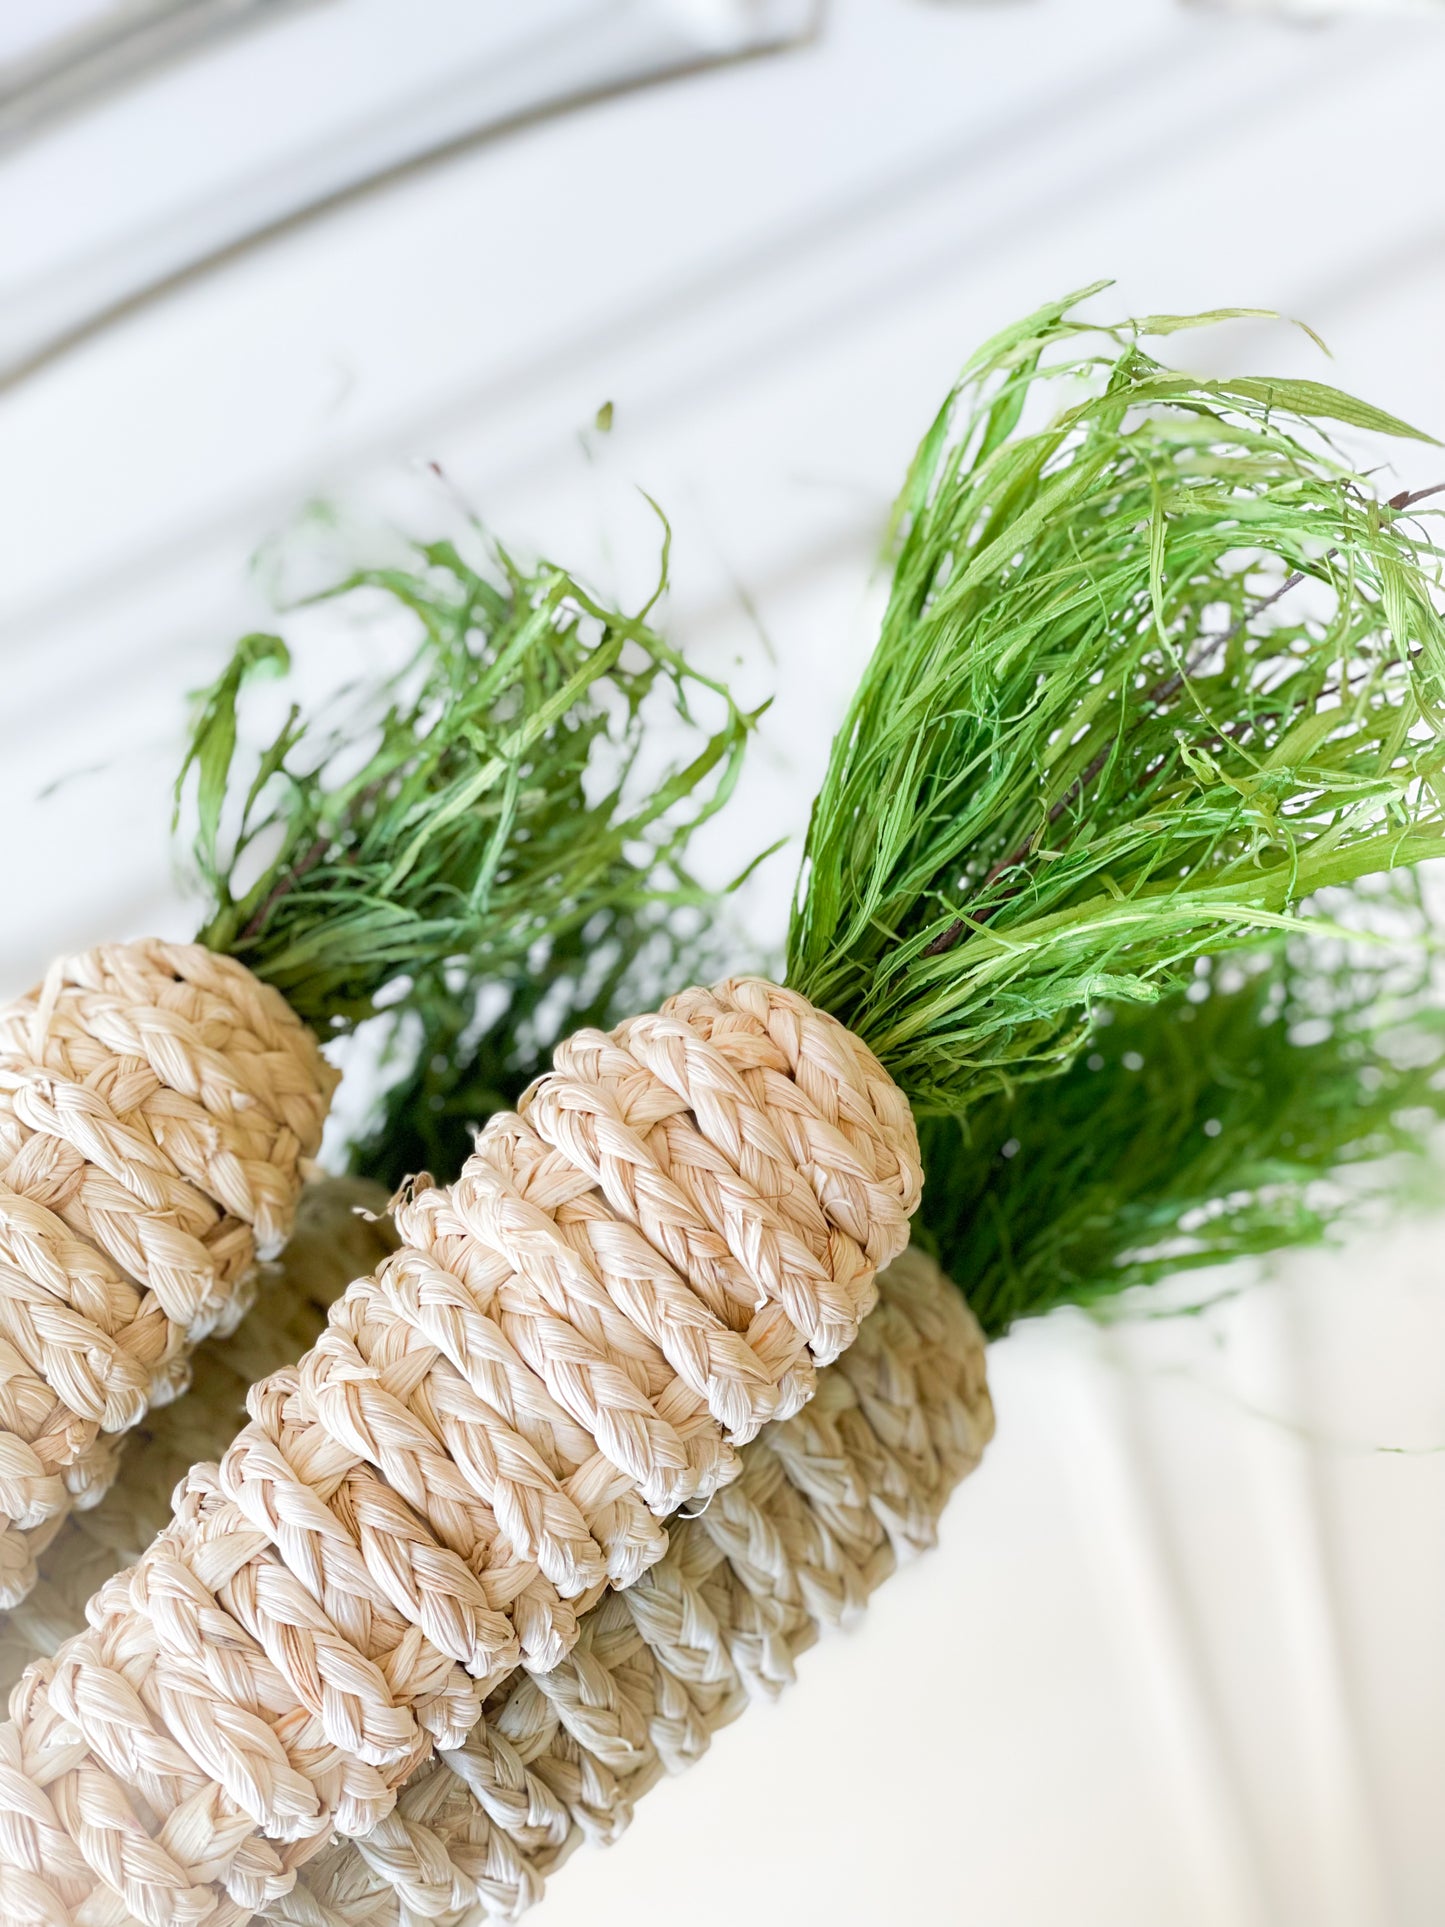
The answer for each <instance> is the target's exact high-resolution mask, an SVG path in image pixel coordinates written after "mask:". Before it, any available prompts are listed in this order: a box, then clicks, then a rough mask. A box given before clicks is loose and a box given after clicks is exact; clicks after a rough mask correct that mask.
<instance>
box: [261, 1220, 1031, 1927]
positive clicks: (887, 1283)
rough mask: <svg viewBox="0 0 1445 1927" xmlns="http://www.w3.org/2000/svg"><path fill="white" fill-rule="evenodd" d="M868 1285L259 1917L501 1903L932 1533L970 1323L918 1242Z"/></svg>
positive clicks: (529, 1901) (342, 1915) (952, 1474)
mask: <svg viewBox="0 0 1445 1927" xmlns="http://www.w3.org/2000/svg"><path fill="white" fill-rule="evenodd" d="M879 1284H880V1287H881V1290H880V1302H879V1304H878V1307H877V1309H876V1310H875V1311H874V1312H873V1314H872V1315H871V1317H870V1318H869V1319H868V1320H867V1322H866V1323H865V1324H864V1326H863V1329H862V1331H861V1332H860V1334H859V1337H858V1342H857V1344H856V1345H855V1346H854V1347H853V1349H852V1350H851V1351H849V1352H848V1353H846V1354H845V1355H844V1356H843V1357H842V1358H841V1359H840V1360H839V1361H838V1363H837V1364H836V1365H833V1366H831V1367H830V1368H829V1369H828V1371H827V1372H825V1373H824V1374H823V1375H822V1377H821V1379H820V1381H819V1387H818V1395H817V1397H816V1398H815V1399H814V1401H813V1402H812V1404H811V1405H809V1406H808V1407H807V1409H806V1410H805V1411H803V1412H801V1413H800V1414H799V1415H798V1416H797V1417H795V1418H792V1419H788V1420H787V1421H785V1422H784V1423H782V1424H778V1425H773V1426H770V1427H768V1428H767V1429H766V1430H765V1431H764V1432H763V1434H762V1435H761V1437H759V1438H758V1439H757V1440H756V1441H755V1442H754V1443H753V1444H752V1445H750V1446H748V1447H747V1448H746V1449H745V1451H744V1453H743V1460H744V1465H743V1472H742V1476H741V1477H740V1478H739V1479H738V1480H737V1482H736V1483H735V1484H734V1485H731V1486H729V1487H728V1488H727V1489H726V1490H725V1491H723V1492H721V1493H719V1494H718V1496H717V1498H716V1499H715V1500H714V1501H713V1503H712V1504H711V1505H710V1506H709V1507H708V1509H707V1510H706V1511H705V1512H703V1513H700V1514H699V1515H698V1516H697V1517H695V1518H689V1519H687V1520H685V1521H683V1522H682V1523H680V1524H678V1525H676V1526H674V1528H673V1531H672V1543H671V1545H670V1546H669V1547H668V1550H667V1554H666V1556H665V1557H664V1558H663V1559H662V1561H661V1562H660V1563H659V1564H658V1565H656V1566H654V1567H653V1568H652V1569H651V1571H650V1572H648V1573H645V1574H644V1575H643V1577H642V1578H641V1579H640V1580H639V1581H638V1582H637V1584H636V1585H635V1586H632V1587H631V1588H629V1589H628V1590H627V1591H625V1592H619V1593H609V1594H608V1595H607V1596H606V1597H605V1598H604V1599H603V1600H602V1601H601V1602H600V1603H599V1604H598V1605H596V1606H594V1607H593V1609H592V1610H591V1612H589V1613H588V1614H587V1616H586V1619H585V1621H584V1623H583V1626H582V1631H581V1635H580V1637H579V1639H578V1641H577V1644H576V1646H575V1647H574V1648H573V1650H572V1652H571V1653H570V1654H569V1655H568V1657H567V1658H566V1659H565V1660H564V1661H563V1662H562V1664H561V1665H560V1666H559V1667H557V1668H556V1670H555V1671H554V1672H551V1673H544V1674H533V1673H530V1672H527V1671H519V1672H516V1673H514V1674H513V1675H512V1677H511V1678H510V1679H509V1680H508V1681H507V1682H506V1684H505V1685H503V1686H501V1687H499V1688H498V1689H497V1691H496V1692H495V1693H494V1694H493V1695H492V1696H491V1698H490V1699H489V1700H488V1702H487V1705H486V1709H485V1712H484V1715H483V1718H482V1720H481V1721H480V1722H479V1723H478V1725H477V1726H476V1727H475V1728H474V1729H473V1731H472V1732H471V1734H470V1735H469V1736H468V1738H467V1740H466V1742H465V1744H464V1745H463V1746H462V1747H461V1748H459V1749H458V1750H456V1751H455V1752H448V1753H439V1754H438V1755H437V1756H436V1757H435V1759H434V1760H432V1761H430V1762H428V1764H427V1765H425V1766H423V1767H421V1768H420V1769H419V1770H418V1771H417V1772H416V1773H415V1774H414V1775H413V1777H412V1779H411V1780H410V1781H409V1782H408V1783H407V1785H406V1786H405V1787H404V1788H403V1790H402V1792H401V1796H400V1798H399V1800H398V1802H397V1806H396V1811H395V1812H394V1813H392V1814H391V1815H389V1816H388V1818H387V1819H386V1820H384V1821H383V1822H382V1823H381V1825H380V1826H378V1827H377V1828H376V1829H375V1831H374V1832H372V1833H370V1834H368V1835H365V1836H363V1837H362V1838H360V1839H357V1840H354V1841H353V1840H347V1841H338V1842H337V1843H336V1845H335V1846H333V1847H331V1848H330V1849H329V1850H328V1851H327V1852H326V1853H324V1854H323V1855H322V1856H321V1857H320V1858H319V1859H317V1860H316V1861H314V1862H313V1863H312V1864H311V1865H310V1866H308V1867H306V1868H305V1869H304V1870H303V1872H302V1874H301V1878H300V1879H299V1881H298V1882H297V1885H296V1887H295V1888H294V1889H293V1890H292V1892H291V1893H290V1894H288V1895H286V1896H285V1897H284V1898H283V1899H281V1900H279V1901H278V1902H277V1903H276V1904H275V1906H274V1907H273V1908H272V1909H271V1910H270V1911H269V1912H268V1914H267V1915H266V1920H267V1922H268V1924H269V1927H416V1924H417V1923H420V1922H424V1921H425V1922H435V1923H437V1924H438V1927H461V1923H464V1922H470V1921H479V1920H508V1921H510V1920H516V1919H517V1918H518V1917H519V1916H520V1915H521V1914H523V1913H525V1912H526V1911H527V1909H528V1908H529V1907H531V1906H532V1905H533V1904H534V1903H535V1902H536V1901H538V1900H540V1899H541V1897H542V1891H543V1887H544V1884H545V1881H546V1878H547V1876H548V1875H549V1874H550V1873H551V1872H552V1871H553V1870H554V1869H555V1868H556V1867H557V1866H558V1865H560V1863H561V1862H562V1861H563V1860H564V1859H565V1858H566V1857H567V1856H568V1855H569V1854H570V1853H571V1851H572V1849H573V1848H574V1847H575V1846H577V1845H578V1843H579V1842H581V1841H582V1840H591V1841H593V1842H596V1843H599V1844H607V1843H609V1842H611V1841H613V1840H615V1839H617V1838H618V1836H619V1835H620V1834H621V1833H622V1832H623V1830H624V1829H625V1828H626V1826H627V1825H628V1823H629V1821H630V1820H631V1818H632V1813H633V1810H634V1807H635V1805H636V1802H637V1801H638V1799H639V1798H640V1797H641V1796H642V1795H643V1794H644V1793H645V1792H646V1791H647V1789H648V1788H649V1787H650V1786H653V1785H654V1784H655V1783H656V1782H657V1780H659V1779H660V1778H661V1777H662V1775H663V1774H664V1773H677V1772H680V1771H682V1769H683V1768H685V1767H688V1766H691V1765H692V1764H693V1763H694V1762H696V1761H697V1760H698V1759H700V1758H701V1756H702V1755H703V1753H704V1752H706V1750H707V1747H708V1744H709V1741H710V1739H711V1736H712V1734H713V1733H715V1732H716V1731H717V1730H718V1728H719V1727H722V1726H725V1725H727V1724H728V1722H729V1721H731V1720H733V1719H736V1718H737V1716H738V1715H739V1714H740V1713H741V1712H742V1711H743V1710H744V1709H745V1708H746V1706H747V1705H748V1703H749V1701H750V1700H751V1699H754V1698H760V1697H767V1698H771V1697H773V1696H775V1695H776V1694H777V1693H778V1692H780V1691H781V1690H782V1688H783V1687H784V1686H785V1685H786V1684H787V1683H788V1682H789V1681H790V1680H791V1679H792V1677H793V1666H794V1661H795V1660H796V1658H797V1656H798V1655H799V1654H800V1653H802V1652H804V1651H805V1650H806V1649H807V1648H808V1647H809V1646H811V1645H812V1644H813V1642H814V1640H815V1639H816V1638H817V1636H818V1633H819V1631H820V1629H821V1628H822V1627H823V1626H826V1625H835V1624H838V1623H839V1622H841V1621H844V1620H846V1619H847V1618H849V1617H851V1616H852V1615H854V1614H856V1613H857V1612H858V1611H860V1610H861V1608H862V1606H863V1604H864V1602H865V1601H866V1599H867V1598H868V1595H869V1594H870V1593H871V1592H872V1591H873V1590H874V1588H875V1587H876V1586H878V1585H879V1584H881V1582H882V1581H883V1580H884V1579H886V1578H887V1576H888V1574H889V1573H890V1572H892V1571H893V1569H894V1565H895V1563H896V1559H897V1556H898V1555H899V1553H900V1552H903V1553H906V1552H915V1551H919V1550H921V1549H923V1548H924V1547H926V1546H929V1545H931V1544H932V1543H933V1540H934V1537H935V1533H936V1527H937V1522H938V1519H939V1516H940V1515H941V1513H942V1511H943V1507H944V1505H945V1503H946V1502H947V1499H948V1497H949V1494H950V1493H951V1492H952V1491H953V1489H954V1487H955V1486H956V1485H957V1484H958V1483H959V1481H960V1480H961V1479H962V1478H963V1477H964V1476H965V1475H966V1474H967V1473H968V1472H970V1471H971V1470H972V1469H973V1467H974V1466H975V1465H977V1463H978V1461H979V1458H980V1456H981V1454H982V1452H983V1448H984V1446H985V1445H986V1443H987V1442H988V1440H989V1438H990V1437H991V1436H992V1433H993V1408H992V1405H991V1403H990V1401H989V1396H988V1388H987V1383H986V1379H985V1374H984V1346H983V1337H982V1334H981V1333H980V1331H979V1329H978V1326H977V1324H976V1322H975V1321H974V1319H973V1317H972V1314H971V1313H970V1312H969V1311H968V1309H967V1307H966V1306H965V1304H964V1302H963V1299H962V1296H961V1295H960V1293H959V1292H958V1291H957V1290H956V1288H955V1287H954V1286H953V1285H952V1283H951V1282H950V1281H949V1280H948V1279H947V1278H945V1277H944V1276H943V1275H942V1273H941V1272H940V1271H939V1269H938V1267H937V1266H936V1265H935V1264H934V1263H933V1261H932V1259H930V1258H927V1257H925V1256H924V1255H923V1254H922V1253H921V1252H919V1251H917V1250H909V1251H907V1252H905V1253H904V1254H903V1256H902V1257H901V1258H898V1259H896V1260H895V1261H894V1263H893V1264H892V1265H890V1266H889V1267H888V1269H887V1271H886V1272H884V1273H883V1275H882V1277H881V1278H880V1280H879Z"/></svg>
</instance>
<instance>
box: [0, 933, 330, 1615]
mask: <svg viewBox="0 0 1445 1927" xmlns="http://www.w3.org/2000/svg"><path fill="white" fill-rule="evenodd" d="M335 1082H336V1073H335V1072H334V1071H333V1070H332V1069H331V1067H330V1066H329V1065H328V1064H327V1063H326V1061H325V1060H324V1059H323V1057H322V1056H321V1053H320V1050H319V1048H318V1045H317V1042H316V1039H315V1038H314V1037H313V1036H312V1034H311V1032H310V1031H308V1030H307V1029H306V1028H305V1026H304V1025H303V1024H301V1023H300V1021H299V1020H298V1019H297V1018H296V1017H295V1016H294V1015H293V1014H292V1012H291V1010H290V1009H289V1008H288V1006H287V1004H286V1002H285V1000H284V999H283V998H282V997H280V996H279V995H278V994H277V993H276V992H275V991H274V990H272V989H270V988H269V987H268V986H267V985H265V984H262V983H260V982H259V981H258V980H257V979H256V978H255V977H253V976H252V975H251V973H250V972H249V971H248V970H246V969H245V968H244V966H242V965H241V964H238V963H236V962H235V961H234V960H233V959H231V958H228V957H222V956H217V955H215V954H213V953H212V952H211V951H208V950H203V949H201V948H200V947H198V946H197V945H194V944H170V943H159V942H154V941H145V942H139V943H127V944H107V945H103V946H101V947H99V948H97V949H95V950H89V951H86V952H85V953H84V955H82V956H78V957H69V958H63V959H61V960H60V961H58V962H57V963H56V964H55V965H54V967H53V968H52V969H51V971H50V973H49V974H48V976H47V977H46V979H45V982H44V983H43V984H42V985H41V986H40V987H39V988H38V989H37V990H34V991H32V992H31V993H30V994H29V995H28V996H26V997H23V998H21V999H20V1000H19V1001H18V1002H16V1003H13V1004H10V1005H9V1006H7V1007H5V1008H4V1009H0V1606H8V1605H14V1604H16V1603H17V1602H18V1601H19V1600H21V1599H23V1598H24V1596H25V1594H26V1593H27V1592H28V1591H29V1589H30V1587H31V1586H32V1585H33V1584H34V1581H35V1573H36V1566H35V1560H36V1556H37V1555H38V1553H39V1552H41V1551H42V1550H43V1548H44V1547H45V1545H46V1544H47V1543H48V1542H49V1540H50V1539H51V1538H52V1537H53V1536H54V1534H55V1532H56V1531H58V1529H59V1526H60V1522H61V1520H62V1519H63V1518H64V1516H65V1514H66V1513H67V1511H69V1510H70V1508H71V1507H72V1506H85V1505H91V1504H94V1502H95V1501H96V1500H97V1499H98V1498H99V1497H100V1495H101V1493H103V1492H104V1491H105V1489H106V1487H107V1486H108V1485H109V1484H110V1482H111V1479H112V1478H113V1477H114V1475H115V1464H116V1444H115V1436H114V1435H115V1434H117V1433H119V1432H122V1431H124V1430H125V1429H126V1428H127V1427H129V1426H132V1425H134V1424H136V1423H137V1421H138V1420H139V1419H140V1418H141V1417H142V1415H143V1414H144V1413H145V1411H146V1410H147V1408H148V1407H149V1406H152V1405H158V1404H163V1403H164V1402H165V1401H166V1400H167V1399H169V1398H172V1397H174V1395H175V1394H176V1392H177V1391H179V1390H180V1389H181V1388H182V1387H183V1386H184V1385H185V1383H186V1376H187V1369H188V1359H189V1355H190V1352H191V1350H192V1349H193V1347H194V1346H195V1345H196V1344H197V1343H198V1342H199V1341H200V1340H201V1339H203V1338H205V1337H206V1336H208V1335H209V1334H210V1333H212V1332H225V1331H227V1330H229V1329H231V1328H232V1327H233V1326H234V1325H235V1324H236V1322H237V1320H238V1319H239V1318H240V1316H241V1314H242V1313H243V1312H244V1310H245V1308H246V1304H247V1302H248V1294H249V1279H250V1273H251V1269H252V1263H253V1260H254V1258H255V1256H256V1254H257V1252H258V1251H259V1252H260V1253H261V1254H262V1255H263V1256H266V1255H270V1254H272V1253H274V1252H275V1251H276V1250H278V1249H279V1248H280V1246H281V1243H282V1241H283V1240H284V1238H285V1236H286V1234H287V1231H288V1230H289V1228H290V1223H291V1215H292V1211H293V1209H294V1207H295V1202H296V1197H297V1194H298V1192H299V1190H300V1187H301V1182H302V1175H303V1165H304V1162H305V1160H307V1159H309V1158H311V1157H313V1156H314V1155H315V1153H316V1151H317V1149H318V1147H319V1145H320V1141H321V1127H322V1124H323V1122H324V1119H325V1116H326V1109H327V1104H328V1102H329V1100H330V1096H331V1092H332V1090H333V1088H334V1086H335Z"/></svg>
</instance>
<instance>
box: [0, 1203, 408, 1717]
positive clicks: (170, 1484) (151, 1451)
mask: <svg viewBox="0 0 1445 1927" xmlns="http://www.w3.org/2000/svg"><path fill="white" fill-rule="evenodd" d="M386 1202H387V1199H386V1193H385V1191H383V1190H382V1188H381V1186H380V1185H378V1184H368V1183H366V1182H365V1181H364V1180H362V1179H360V1178H333V1177H326V1178H321V1179H318V1180H317V1181H315V1182H313V1183H310V1184H308V1185H307V1186H306V1187H305V1189H304V1190H303V1191H302V1193H301V1201H300V1203H299V1205H298V1206H297V1209H296V1223H295V1227H294V1229H293V1230H292V1233H291V1236H290V1238H289V1239H288V1240H287V1244H286V1249H285V1250H284V1251H283V1252H282V1254H281V1257H280V1259H279V1260H277V1261H276V1262H275V1263H272V1264H264V1265H261V1266H260V1267H258V1271H257V1291H256V1302H255V1303H254V1305H253V1306H252V1307H251V1309H250V1311H249V1312H247V1314H246V1316H245V1318H244V1319H243V1320H242V1321H241V1323H240V1325H239V1326H238V1327H237V1329H236V1330H235V1331H234V1332H230V1333H228V1334H227V1335H226V1336H225V1337H224V1338H208V1339H207V1340H206V1342H205V1344H203V1345H202V1346H201V1347H200V1349H199V1350H198V1351H197V1352H196V1355H195V1358H194V1359H193V1360H192V1372H191V1385H190V1390H189V1391H188V1392H187V1393H186V1395H185V1396H184V1397H182V1398H178V1399H175V1400H173V1401H172V1403H171V1404H169V1405H158V1406H156V1407H155V1408H154V1409H153V1410H152V1411H150V1412H148V1413H147V1414H146V1416H145V1417H144V1418H143V1419H142V1420H141V1422H140V1424H139V1425H137V1426H136V1428H135V1429H134V1431H132V1432H128V1433H127V1434H126V1435H125V1438H124V1440H123V1444H124V1451H123V1453H122V1455H121V1461H120V1471H119V1473H118V1474H117V1476H116V1480H115V1483H114V1484H113V1485H112V1486H111V1488H110V1490H109V1491H108V1492H107V1493H106V1494H105V1496H104V1497H103V1498H102V1499H101V1500H100V1503H99V1504H98V1505H96V1506H94V1507H92V1508H91V1509H90V1510H89V1511H86V1512H72V1513H71V1514H70V1516H69V1517H68V1518H67V1519H66V1520H65V1522H64V1524H63V1525H62V1526H61V1528H60V1530H59V1532H57V1534H56V1535H55V1538H54V1539H53V1540H52V1541H51V1543H50V1544H49V1545H48V1546H47V1547H46V1548H45V1551H44V1552H43V1553H42V1554H41V1555H40V1578H39V1581H38V1582H37V1584H36V1585H35V1587H34V1589H33V1590H32V1591H31V1593H30V1594H29V1596H28V1597H27V1598H26V1599H25V1600H24V1601H23V1602H22V1603H21V1604H20V1605H19V1606H16V1607H14V1608H13V1609H12V1610H11V1611H10V1612H8V1613H5V1614H4V1615H0V1692H3V1693H6V1694H8V1693H9V1691H10V1689H11V1687H12V1686H13V1685H14V1684H15V1682H16V1680H17V1679H19V1677H20V1675H21V1673H22V1672H23V1670H24V1669H25V1667H27V1666H28V1665H29V1664H30V1662H31V1660H32V1659H46V1658H48V1657H49V1656H50V1655H51V1654H52V1653H53V1652H55V1650H56V1648H57V1647H58V1646H59V1645H60V1644H61V1643H62V1641H64V1640H67V1639H69V1638H70V1637H71V1636H72V1634H74V1633H78V1632H82V1631H84V1629H85V1608H86V1602H87V1601H88V1600H89V1598H90V1596H91V1594H92V1593H93V1592H95V1591H96V1589H97V1588H98V1587H100V1586H102V1585H104V1584H105V1582H106V1580H107V1579H109V1578H111V1577H112V1576H113V1575H114V1574H115V1573H117V1572H119V1571H120V1569H121V1568H122V1566H129V1565H132V1564H133V1563H134V1562H135V1561H136V1560H137V1559H139V1558H140V1556H141V1554H142V1553H143V1552H144V1551H145V1549H146V1547H147V1546H148V1545H149V1544H150V1542H151V1540H152V1539H153V1538H154V1537H155V1536H156V1534H157V1533H158V1532H160V1531H161V1530H163V1528H164V1527H165V1526H166V1524H167V1523H168V1521H169V1519H170V1516H171V1494H172V1493H173V1492H174V1490H175V1488H176V1486H177V1485H178V1484H179V1482H180V1481H181V1480H182V1479H183V1478H184V1477H185V1476H186V1474H187V1473H188V1472H189V1471H190V1469H191V1467H192V1466H193V1465H199V1464H200V1463H201V1461H202V1460H204V1459H215V1458H218V1457H219V1456H220V1455H221V1453H222V1452H224V1451H225V1449H226V1447H227V1446H228V1445H229V1444H230V1442H231V1440H232V1439H233V1438H234V1437H235V1435H236V1433H237V1432H238V1431H239V1430H240V1428H241V1427H242V1426H243V1425H244V1424H245V1422H246V1394H247V1393H248V1392H249V1391H250V1389H251V1387H252V1386H253V1385H254V1384H256V1382H257V1381H258V1380H259V1379H262V1378H265V1377H266V1376H267V1375H268V1374H269V1373H271V1372H275V1371H279V1370H280V1369H281V1367H282V1366H283V1365H294V1364H295V1363H296V1361H297V1359H298V1358H300V1356H301V1354H302V1353H303V1352H304V1351H305V1350H306V1348H307V1346H308V1345H314V1344H315V1342H316V1340H317V1338H318V1337H319V1336H320V1334H321V1331H322V1328H323V1327H324V1325H325V1323H326V1313H327V1310H328V1309H329V1307H330V1306H331V1305H332V1304H333V1303H334V1302H335V1300H336V1299H338V1298H339V1297H340V1296H341V1294H342V1292H343V1291H345V1289H346V1287H347V1286H348V1285H349V1284H350V1283H351V1280H352V1279H353V1278H356V1277H359V1276H360V1275H361V1274H362V1273H364V1272H367V1271H370V1270H372V1269H373V1268H374V1267H375V1266H377V1265H379V1264H380V1263H381V1261H382V1259H383V1258H384V1257H385V1256H386V1254H387V1253H388V1252H389V1251H390V1250H392V1249H393V1248H394V1247H395V1244H396V1238H395V1235H394V1233H393V1230H392V1227H391V1221H390V1219H389V1218H385V1217H383V1216H381V1215H380V1214H381V1213H383V1212H385V1210H386Z"/></svg>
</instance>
